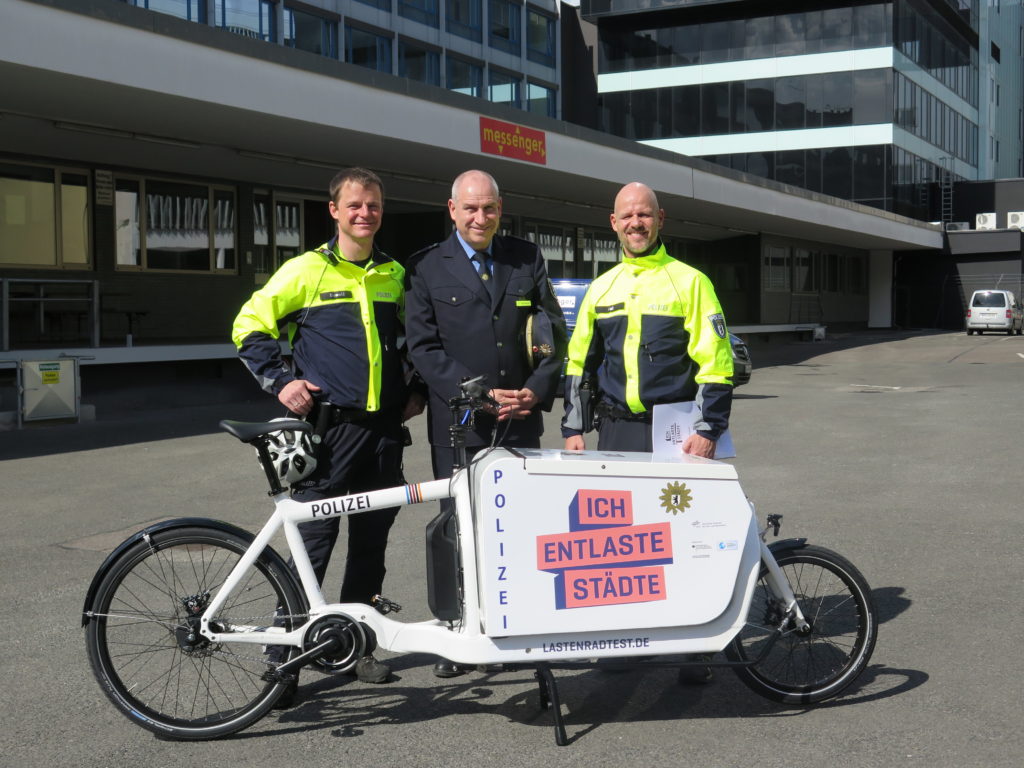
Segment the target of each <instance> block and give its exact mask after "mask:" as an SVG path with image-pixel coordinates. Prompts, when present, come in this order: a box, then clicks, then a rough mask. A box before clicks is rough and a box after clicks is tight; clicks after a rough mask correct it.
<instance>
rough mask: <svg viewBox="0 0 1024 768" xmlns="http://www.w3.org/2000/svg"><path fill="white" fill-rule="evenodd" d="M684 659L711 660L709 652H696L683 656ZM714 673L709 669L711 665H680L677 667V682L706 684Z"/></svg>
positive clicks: (691, 660)
mask: <svg viewBox="0 0 1024 768" xmlns="http://www.w3.org/2000/svg"><path fill="white" fill-rule="evenodd" d="M685 661H690V662H694V661H704V662H709V661H711V654H710V653H696V654H693V655H690V656H687V657H686V658H685ZM714 677H715V675H714V673H713V672H712V671H711V667H699V666H692V667H680V668H679V684H680V685H707V684H708V683H710V682H711V681H712V680H713V679H714Z"/></svg>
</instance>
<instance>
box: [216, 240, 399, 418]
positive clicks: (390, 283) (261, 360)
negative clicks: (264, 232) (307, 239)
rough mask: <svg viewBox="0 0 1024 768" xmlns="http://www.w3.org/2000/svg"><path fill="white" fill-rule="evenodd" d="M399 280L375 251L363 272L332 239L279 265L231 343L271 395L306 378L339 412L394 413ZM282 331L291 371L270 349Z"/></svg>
mask: <svg viewBox="0 0 1024 768" xmlns="http://www.w3.org/2000/svg"><path fill="white" fill-rule="evenodd" d="M404 277H405V270H404V269H403V268H402V266H401V265H400V264H398V262H396V261H393V260H392V259H390V258H389V257H388V256H386V255H385V254H383V253H381V252H379V251H374V254H373V258H372V259H371V260H370V262H369V263H368V264H367V265H366V267H365V269H364V268H363V267H362V266H359V265H357V264H352V263H350V262H348V261H346V260H345V259H344V258H342V257H341V254H340V251H339V250H338V245H337V238H334V239H333V240H331V241H330V242H329V243H325V244H324V245H322V246H321V247H320V248H318V249H317V250H315V251H307V252H306V253H303V254H300V255H299V256H296V257H294V258H292V259H289V260H288V261H286V262H285V263H284V264H282V265H281V268H280V269H278V270H277V272H275V273H274V275H273V276H272V277H271V278H270V280H269V281H267V284H266V285H264V286H263V287H262V288H260V289H259V290H258V291H256V292H255V293H254V294H253V295H252V297H251V298H250V299H249V301H247V302H246V303H245V305H244V306H243V307H242V309H241V311H240V312H239V313H238V317H236V318H235V322H234V327H233V329H232V332H231V338H232V340H233V341H234V342H235V346H236V347H237V348H238V354H239V356H240V357H241V358H242V362H244V363H245V365H246V366H247V367H248V368H249V370H250V371H251V372H252V374H253V375H254V376H255V377H256V379H257V381H259V382H260V385H261V386H262V387H263V388H264V389H265V390H266V391H267V392H270V393H271V394H277V393H278V392H280V391H281V389H282V388H283V387H284V386H285V384H287V383H288V382H290V381H293V380H294V379H306V380H307V381H310V382H312V383H313V384H315V385H317V386H318V387H320V388H321V389H322V390H323V395H324V398H325V399H326V400H327V401H328V402H330V403H333V404H334V405H338V406H341V407H343V408H354V409H360V410H365V411H379V410H381V409H382V408H390V407H397V408H401V407H402V405H403V404H404V402H405V392H406V390H405V379H404V373H403V363H402V355H401V352H400V350H399V343H400V341H401V335H402V321H403V313H404V305H405V288H404ZM282 331H285V332H287V334H288V340H289V342H290V343H291V348H292V355H293V360H292V365H291V366H289V365H288V364H287V363H286V362H285V360H284V359H283V358H282V355H281V350H280V347H279V346H278V341H277V340H278V338H279V336H280V334H281V332H282Z"/></svg>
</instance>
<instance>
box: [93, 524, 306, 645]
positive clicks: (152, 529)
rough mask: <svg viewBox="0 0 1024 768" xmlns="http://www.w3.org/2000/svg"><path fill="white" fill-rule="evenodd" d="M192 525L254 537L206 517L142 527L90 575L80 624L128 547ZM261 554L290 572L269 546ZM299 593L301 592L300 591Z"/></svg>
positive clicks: (247, 539)
mask: <svg viewBox="0 0 1024 768" xmlns="http://www.w3.org/2000/svg"><path fill="white" fill-rule="evenodd" d="M192 526H198V527H200V528H213V529H215V530H218V531H222V532H224V533H231V534H234V535H235V536H239V537H241V538H242V539H244V540H245V541H247V542H250V543H251V542H252V541H253V539H255V538H256V536H255V535H253V534H252V533H250V532H249V531H247V530H245V529H243V528H239V527H238V526H237V525H232V524H231V523H225V522H224V521H223V520H212V519H210V518H208V517H178V518H175V519H173V520H163V521H161V522H159V523H154V524H153V525H151V526H149V527H148V528H143V529H142V530H141V531H139V532H138V533H135V534H132V535H131V536H129V537H128V538H127V539H125V540H124V541H122V542H121V543H120V544H118V545H117V547H115V548H114V551H113V552H111V553H110V554H109V555H107V558H106V560H104V561H103V564H102V565H101V566H100V567H99V570H98V571H96V575H95V576H93V577H92V583H91V584H90V585H89V591H88V592H86V594H85V605H84V606H83V607H82V626H83V627H84V626H86V624H88V623H89V616H88V615H87V612H88V611H89V610H90V609H91V608H92V602H93V600H94V599H95V597H96V590H97V589H99V586H100V582H101V581H103V578H104V577H105V576H106V575H107V572H108V571H109V570H110V568H111V567H112V566H113V564H114V563H115V562H116V561H117V559H118V558H119V557H120V556H121V555H123V554H124V553H125V552H126V551H127V550H128V549H129V548H131V547H133V546H134V545H135V544H136V543H138V542H139V541H141V540H142V539H143V538H144V537H145V536H151V535H152V534H154V533H161V532H163V531H170V530H174V529H175V528H189V527H192ZM263 554H264V555H266V556H267V558H268V559H269V560H271V561H272V562H273V564H274V565H275V566H278V567H280V568H281V569H282V570H283V572H284V573H287V574H290V573H291V571H290V570H289V568H288V565H287V564H286V563H285V561H284V560H283V559H282V557H281V556H280V555H279V554H277V552H275V551H274V550H273V549H272V548H271V547H269V546H268V547H267V548H266V549H264V550H263ZM299 594H302V593H301V592H300V593H299Z"/></svg>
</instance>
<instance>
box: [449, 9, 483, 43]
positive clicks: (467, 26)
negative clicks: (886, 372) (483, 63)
mask: <svg viewBox="0 0 1024 768" xmlns="http://www.w3.org/2000/svg"><path fill="white" fill-rule="evenodd" d="M445 3H446V5H445V22H444V25H445V29H447V30H448V31H449V32H451V33H452V34H453V35H458V36H459V37H465V38H466V39H467V40H473V41H475V42H477V43H479V42H480V41H481V39H482V35H483V22H481V18H482V15H483V6H482V4H481V0H445Z"/></svg>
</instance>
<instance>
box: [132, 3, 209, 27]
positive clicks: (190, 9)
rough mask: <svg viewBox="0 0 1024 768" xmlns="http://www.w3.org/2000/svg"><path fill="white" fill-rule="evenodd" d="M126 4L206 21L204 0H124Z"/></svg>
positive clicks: (183, 17)
mask: <svg viewBox="0 0 1024 768" xmlns="http://www.w3.org/2000/svg"><path fill="white" fill-rule="evenodd" d="M124 1H125V2H126V3H128V5H134V6H137V7H139V8H147V9H149V10H150V11H156V12H157V13H166V14H167V15H168V16H177V17H178V18H179V19H185V20H186V21H198V22H199V23H200V24H205V23H206V0H124Z"/></svg>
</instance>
